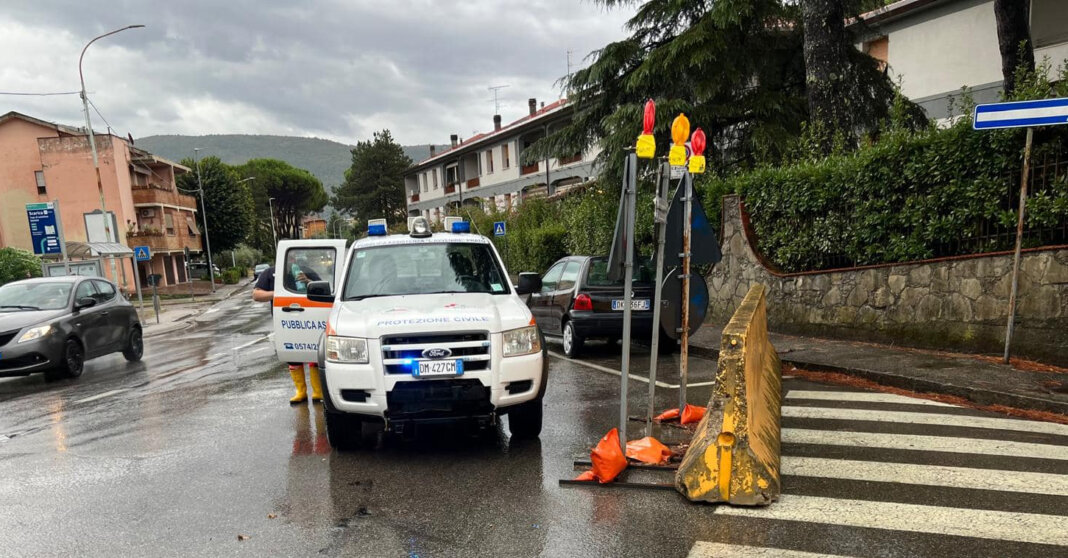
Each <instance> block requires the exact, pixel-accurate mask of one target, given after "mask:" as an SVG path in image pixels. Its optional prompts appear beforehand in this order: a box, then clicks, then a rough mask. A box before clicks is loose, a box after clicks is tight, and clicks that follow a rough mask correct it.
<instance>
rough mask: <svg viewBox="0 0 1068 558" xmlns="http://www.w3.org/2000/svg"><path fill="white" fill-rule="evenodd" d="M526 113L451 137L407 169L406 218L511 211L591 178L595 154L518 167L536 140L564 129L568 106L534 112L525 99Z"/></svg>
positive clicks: (562, 103) (531, 103) (589, 152)
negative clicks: (483, 130)
mask: <svg viewBox="0 0 1068 558" xmlns="http://www.w3.org/2000/svg"><path fill="white" fill-rule="evenodd" d="M528 109H529V114H528V115H527V116H525V117H523V118H521V119H519V120H516V121H515V122H512V123H511V124H508V125H507V126H502V125H501V117H500V116H499V115H498V116H494V117H493V121H494V122H493V124H494V126H493V127H494V130H493V131H492V132H487V133H483V134H478V135H476V136H474V137H472V138H468V139H466V140H462V141H461V140H460V138H459V137H458V136H456V135H453V136H452V142H451V147H450V148H448V149H447V150H445V151H444V152H441V153H435V152H434V151H433V148H431V153H430V157H429V158H428V159H426V160H424V161H421V162H419V163H416V164H415V165H412V166H411V167H410V168H409V169H408V170H407V171H406V172H405V174H404V188H405V193H406V195H407V197H408V215H410V216H419V215H422V216H425V217H428V218H429V219H430V220H431V221H433V222H438V221H439V220H440V219H441V217H442V216H444V215H446V214H447V213H448V210H449V209H450V208H456V207H459V206H461V205H463V206H465V207H479V208H482V209H484V210H487V211H488V210H491V209H492V208H493V207H494V206H496V207H497V208H498V209H500V210H505V209H508V208H511V207H515V206H517V205H519V204H520V203H522V201H523V200H524V199H528V198H530V197H541V196H549V195H553V194H556V193H558V192H561V191H564V190H565V189H567V188H570V187H572V186H574V185H577V184H581V183H582V182H585V181H587V180H589V179H590V178H591V177H593V176H594V175H595V174H596V169H595V168H594V161H595V160H596V158H597V155H598V153H599V150H597V149H596V148H594V149H589V150H587V151H586V152H584V153H576V154H575V155H574V156H573V157H568V158H560V159H558V158H551V159H544V160H541V161H537V162H533V163H531V164H529V165H525V166H524V165H520V164H519V161H520V157H521V155H522V153H523V150H525V149H526V148H527V147H529V146H530V145H531V144H533V143H534V142H535V141H537V140H539V139H541V138H543V137H545V136H546V135H547V134H551V133H553V132H555V131H557V130H559V129H560V128H562V127H564V126H566V125H567V124H568V123H569V122H570V120H571V115H572V113H573V107H572V106H571V105H569V104H568V103H567V101H566V100H561V101H557V102H555V103H552V104H550V105H547V106H546V105H544V104H543V105H542V107H541V108H538V105H537V101H536V100H535V99H530V101H529V103H528Z"/></svg>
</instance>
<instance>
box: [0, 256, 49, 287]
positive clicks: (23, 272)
mask: <svg viewBox="0 0 1068 558" xmlns="http://www.w3.org/2000/svg"><path fill="white" fill-rule="evenodd" d="M40 276H41V258H39V257H37V256H36V255H34V254H33V252H27V251H26V250H20V249H18V248H10V247H8V248H0V285H3V284H4V283H9V282H11V281H17V280H19V279H26V278H27V277H40Z"/></svg>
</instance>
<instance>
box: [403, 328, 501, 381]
mask: <svg viewBox="0 0 1068 558" xmlns="http://www.w3.org/2000/svg"><path fill="white" fill-rule="evenodd" d="M434 348H440V349H448V350H449V351H451V352H452V354H451V355H449V356H448V357H446V358H450V359H456V360H463V361H464V372H477V371H479V370H488V369H489V367H490V359H491V356H490V340H489V333H487V332H485V331H478V332H462V333H441V334H436V333H419V334H413V335H391V336H387V337H383V338H382V363H383V364H384V366H385V370H386V374H411V370H412V366H413V363H416V362H419V361H421V360H433V359H428V358H425V357H423V351H425V350H427V349H434Z"/></svg>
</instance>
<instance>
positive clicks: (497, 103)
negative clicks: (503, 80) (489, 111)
mask: <svg viewBox="0 0 1068 558" xmlns="http://www.w3.org/2000/svg"><path fill="white" fill-rule="evenodd" d="M505 87H508V86H507V85H493V86H490V87H489V90H490V91H493V114H500V113H501V100H500V91H501V89H504V88H505Z"/></svg>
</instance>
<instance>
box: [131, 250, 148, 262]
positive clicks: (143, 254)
mask: <svg viewBox="0 0 1068 558" xmlns="http://www.w3.org/2000/svg"><path fill="white" fill-rule="evenodd" d="M133 251H134V258H135V259H136V260H137V261H139V262H147V261H149V260H151V259H152V251H151V250H149V249H148V246H134V247H133Z"/></svg>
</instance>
